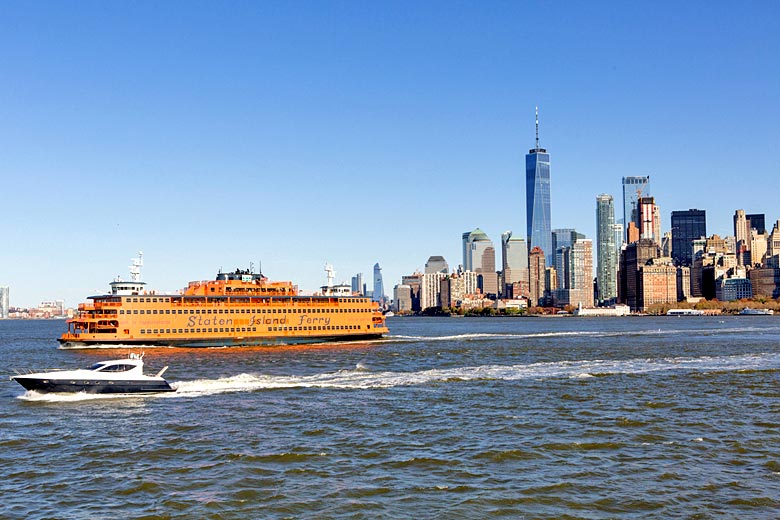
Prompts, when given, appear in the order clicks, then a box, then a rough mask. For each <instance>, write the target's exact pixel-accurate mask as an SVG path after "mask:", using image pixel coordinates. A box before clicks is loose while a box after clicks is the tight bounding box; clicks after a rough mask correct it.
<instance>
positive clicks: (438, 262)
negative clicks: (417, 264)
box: [425, 256, 450, 274]
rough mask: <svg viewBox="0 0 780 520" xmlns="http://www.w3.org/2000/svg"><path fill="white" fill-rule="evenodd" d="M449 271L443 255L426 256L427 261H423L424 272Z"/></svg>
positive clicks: (445, 272)
mask: <svg viewBox="0 0 780 520" xmlns="http://www.w3.org/2000/svg"><path fill="white" fill-rule="evenodd" d="M449 272H450V266H449V265H447V261H446V260H445V259H444V257H443V256H431V257H428V261H427V262H425V273H426V274H431V273H444V274H447V273H449Z"/></svg>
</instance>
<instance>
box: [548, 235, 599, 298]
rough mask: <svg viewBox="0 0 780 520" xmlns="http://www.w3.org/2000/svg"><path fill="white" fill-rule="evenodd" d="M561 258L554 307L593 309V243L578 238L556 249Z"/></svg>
mask: <svg viewBox="0 0 780 520" xmlns="http://www.w3.org/2000/svg"><path fill="white" fill-rule="evenodd" d="M558 253H559V256H561V257H562V262H561V265H562V269H563V272H562V273H558V274H559V276H558V278H559V279H560V280H562V282H563V283H562V284H561V285H559V286H558V289H557V290H556V291H555V305H556V306H564V305H573V306H578V305H582V306H583V307H593V241H592V240H590V239H587V238H578V239H577V240H576V241H575V242H574V243H572V245H570V246H564V247H560V248H558Z"/></svg>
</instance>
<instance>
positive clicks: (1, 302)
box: [0, 286, 11, 320]
mask: <svg viewBox="0 0 780 520" xmlns="http://www.w3.org/2000/svg"><path fill="white" fill-rule="evenodd" d="M10 292H11V290H10V289H9V288H8V286H4V287H0V318H2V319H4V320H5V319H8V309H9V293H10Z"/></svg>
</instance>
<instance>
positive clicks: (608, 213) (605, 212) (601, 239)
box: [596, 194, 618, 302]
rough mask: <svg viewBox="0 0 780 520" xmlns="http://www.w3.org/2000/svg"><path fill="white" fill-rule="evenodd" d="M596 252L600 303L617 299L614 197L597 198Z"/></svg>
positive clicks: (602, 196)
mask: <svg viewBox="0 0 780 520" xmlns="http://www.w3.org/2000/svg"><path fill="white" fill-rule="evenodd" d="M596 251H597V255H598V270H597V272H598V275H597V277H598V281H599V295H598V298H599V300H600V301H603V302H605V301H610V300H614V299H616V298H617V262H618V250H617V248H616V247H615V200H614V198H613V197H612V195H607V194H603V195H599V196H598V197H596Z"/></svg>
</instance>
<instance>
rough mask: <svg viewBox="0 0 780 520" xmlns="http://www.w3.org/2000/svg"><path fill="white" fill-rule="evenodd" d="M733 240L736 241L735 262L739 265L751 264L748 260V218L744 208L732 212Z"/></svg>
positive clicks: (749, 236)
mask: <svg viewBox="0 0 780 520" xmlns="http://www.w3.org/2000/svg"><path fill="white" fill-rule="evenodd" d="M734 240H735V242H736V253H737V262H738V263H739V265H751V261H750V242H751V234H750V220H748V218H747V216H746V215H745V210H744V209H738V210H737V211H736V212H734Z"/></svg>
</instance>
